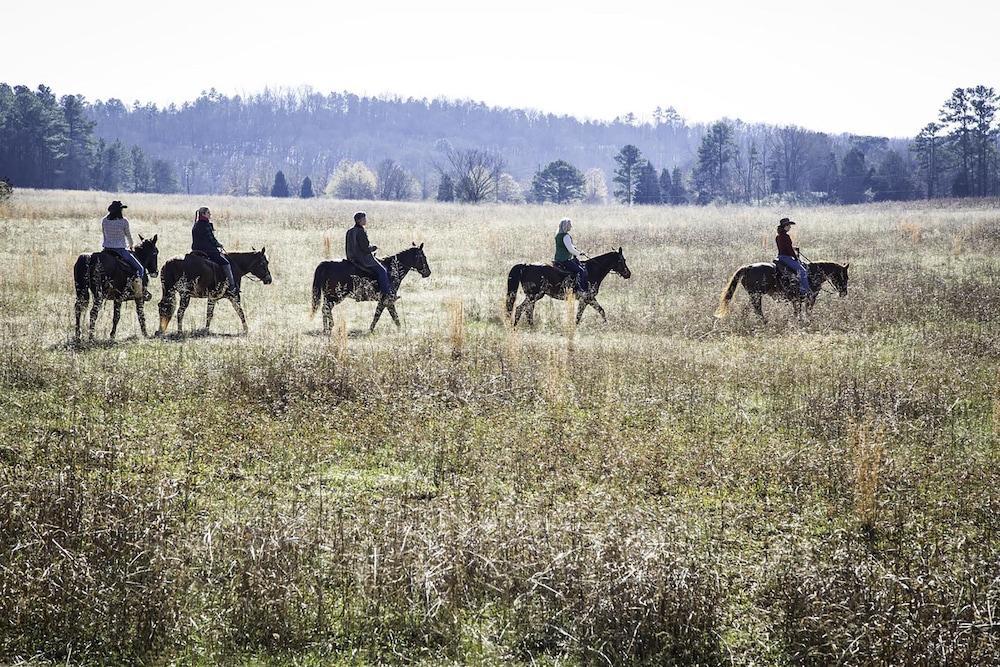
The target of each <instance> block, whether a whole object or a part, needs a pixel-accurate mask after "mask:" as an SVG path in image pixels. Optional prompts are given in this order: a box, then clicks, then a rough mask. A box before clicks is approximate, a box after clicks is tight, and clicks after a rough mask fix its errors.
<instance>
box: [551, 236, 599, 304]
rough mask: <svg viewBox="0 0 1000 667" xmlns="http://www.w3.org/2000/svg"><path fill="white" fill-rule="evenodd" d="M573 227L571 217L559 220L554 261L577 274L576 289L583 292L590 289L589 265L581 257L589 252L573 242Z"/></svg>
mask: <svg viewBox="0 0 1000 667" xmlns="http://www.w3.org/2000/svg"><path fill="white" fill-rule="evenodd" d="M572 228H573V221H572V220H570V219H569V218H563V219H562V220H560V221H559V232H558V233H557V234H556V256H555V259H554V260H553V262H552V263H553V264H555V265H556V266H558V267H559V268H560V269H562V270H564V271H569V272H570V273H572V274H573V275H575V276H576V291H577V292H579V293H581V294H582V293H585V292H586V291H587V290H589V289H590V281H589V279H588V276H587V267H586V266H584V264H583V262H581V261H580V257H583V256H586V255H587V253H585V252H582V251H580V250H579V249H577V247H576V246H575V245H574V244H573V237H572V236H570V235H569V232H570V230H571V229H572Z"/></svg>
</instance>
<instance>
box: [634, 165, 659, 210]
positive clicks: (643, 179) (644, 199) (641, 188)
mask: <svg viewBox="0 0 1000 667" xmlns="http://www.w3.org/2000/svg"><path fill="white" fill-rule="evenodd" d="M634 201H635V203H636V204H659V203H660V180H659V179H658V178H657V177H656V167H654V166H653V165H652V164H650V162H649V161H648V160H644V161H643V163H642V165H641V166H640V167H639V182H638V183H637V184H636V186H635V199H634Z"/></svg>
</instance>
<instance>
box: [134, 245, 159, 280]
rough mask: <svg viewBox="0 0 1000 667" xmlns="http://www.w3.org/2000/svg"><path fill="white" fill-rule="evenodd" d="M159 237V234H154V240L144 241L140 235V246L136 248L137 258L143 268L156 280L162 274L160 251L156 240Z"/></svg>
mask: <svg viewBox="0 0 1000 667" xmlns="http://www.w3.org/2000/svg"><path fill="white" fill-rule="evenodd" d="M159 236H160V235H159V234H153V238H151V239H144V238H142V234H140V235H139V245H137V246H136V247H135V257H136V259H138V260H139V263H140V264H142V268H144V269H146V273H148V274H149V277H150V278H155V277H156V276H157V275H158V274H159V273H160V269H159V257H160V251H159V250H157V248H156V240H157V239H158V238H159Z"/></svg>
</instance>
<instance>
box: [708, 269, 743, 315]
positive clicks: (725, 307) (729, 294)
mask: <svg viewBox="0 0 1000 667" xmlns="http://www.w3.org/2000/svg"><path fill="white" fill-rule="evenodd" d="M746 270H747V267H745V266H744V267H741V268H739V269H737V270H736V273H734V274H733V277H732V278H730V279H729V286H728V287H726V289H725V290H724V291H723V292H722V294H721V295H719V307H718V308H717V309H716V310H715V316H716V317H725V316H726V315H727V314H728V313H729V301H730V300H731V299H732V298H733V293H734V292H735V291H736V288H737V287H738V286H739V284H740V278H742V277H743V274H744V273H745V272H746Z"/></svg>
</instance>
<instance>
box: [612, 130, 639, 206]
mask: <svg viewBox="0 0 1000 667" xmlns="http://www.w3.org/2000/svg"><path fill="white" fill-rule="evenodd" d="M615 162H616V163H617V164H618V167H617V168H616V169H615V176H614V178H613V179H612V180H613V181H614V183H615V184H616V185H617V186H618V187H617V188H615V192H614V195H615V198H617V199H618V201H620V202H621V203H623V204H627V205H629V206H631V205H632V203H633V202H634V201H635V189H636V186H638V184H639V168H640V167H641V166H642V162H643V159H642V152H641V151H640V150H639V149H638V148H636V147H635V146H633V145H632V144H627V145H625V146H622V149H621V150H620V151H618V155H616V156H615Z"/></svg>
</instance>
